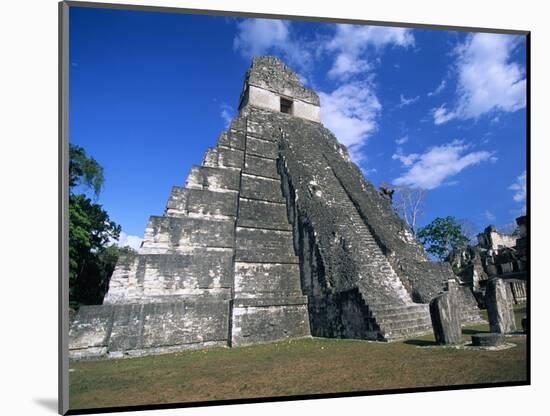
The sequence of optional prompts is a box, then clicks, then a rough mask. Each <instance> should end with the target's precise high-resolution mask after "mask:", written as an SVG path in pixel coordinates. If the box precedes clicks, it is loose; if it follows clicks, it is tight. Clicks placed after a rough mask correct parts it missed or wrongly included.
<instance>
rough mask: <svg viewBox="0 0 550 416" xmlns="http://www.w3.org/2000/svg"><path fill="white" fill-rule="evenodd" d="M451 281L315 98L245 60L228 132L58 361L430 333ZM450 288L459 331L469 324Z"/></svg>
mask: <svg viewBox="0 0 550 416" xmlns="http://www.w3.org/2000/svg"><path fill="white" fill-rule="evenodd" d="M453 279H454V275H453V272H452V270H451V267H450V265H449V264H448V263H436V262H432V261H430V260H429V258H428V256H427V255H426V253H425V251H424V249H423V247H422V245H421V244H420V243H419V242H418V241H416V240H415V239H414V237H413V236H412V234H411V232H410V231H409V230H408V228H407V227H406V225H405V224H404V222H403V221H402V220H401V219H400V218H399V216H398V215H397V213H396V212H395V211H394V209H393V208H392V206H391V201H390V200H389V198H387V196H384V195H383V194H381V193H380V192H379V191H378V190H377V189H375V188H374V186H373V185H372V184H370V183H369V182H368V181H367V180H366V179H365V178H364V176H363V174H362V173H361V171H360V169H359V168H358V167H357V166H356V165H355V164H354V163H353V162H352V161H351V160H350V158H349V156H348V152H347V149H346V148H345V146H343V145H341V144H340V143H339V142H338V140H337V138H336V137H335V136H334V135H333V134H332V133H331V132H330V131H329V130H328V129H327V128H325V127H324V126H323V124H322V123H321V120H320V102H319V97H318V95H317V94H316V93H315V92H314V91H313V90H311V89H308V88H306V87H304V85H303V84H302V83H301V82H300V80H299V78H298V77H297V76H296V74H295V73H293V72H292V71H291V70H290V69H289V68H288V67H287V66H286V65H285V64H284V63H283V62H282V61H281V60H280V59H278V58H275V57H271V56H261V57H256V58H254V59H253V62H252V65H251V66H250V68H249V70H248V71H247V73H246V75H245V80H244V86H243V89H242V93H241V96H240V101H239V114H238V115H237V116H236V117H235V118H234V119H233V120H232V122H231V124H230V126H229V128H228V130H227V131H225V132H222V133H221V135H220V136H219V139H218V142H217V145H216V146H215V147H212V148H209V149H208V150H207V151H206V154H205V156H204V160H203V161H202V164H201V165H197V166H193V167H192V168H191V171H190V172H189V175H188V177H187V181H186V182H185V186H183V187H180V186H175V187H173V188H172V191H171V193H170V195H169V197H168V202H167V204H166V209H165V211H164V214H163V215H155V216H151V217H150V219H149V222H148V224H147V228H146V229H145V234H144V238H143V243H142V245H141V247H140V249H139V251H138V253H137V254H135V255H129V256H126V257H123V258H120V259H119V261H118V263H117V266H116V269H115V271H114V273H113V276H112V278H111V280H110V284H109V290H108V293H107V294H106V296H105V299H104V302H103V305H91V306H82V307H81V308H80V310H79V312H78V314H77V315H76V317H75V319H74V320H73V321H72V322H71V327H70V334H69V338H70V342H69V344H70V345H69V347H70V357H71V358H73V359H83V358H100V357H105V358H109V357H111V358H112V357H121V356H137V355H144V354H155V353H163V352H171V351H180V350H185V349H192V348H205V347H211V346H229V347H235V346H240V345H247V344H254V343H260V342H270V341H276V340H284V339H289V338H298V337H309V336H315V337H331V338H356V339H369V340H379V341H392V340H397V339H403V338H407V337H412V336H416V335H418V334H422V333H426V332H431V330H432V324H431V320H430V313H429V308H428V303H429V302H430V300H431V299H432V298H434V296H436V295H438V294H440V293H442V292H444V291H445V290H448V287H450V286H449V284H448V282H449V280H453ZM455 289H457V293H458V295H459V296H458V298H459V299H460V302H459V306H460V316H461V319H462V322H471V321H476V320H479V319H480V315H479V310H478V309H477V306H476V302H475V300H474V297H473V295H472V293H471V291H470V289H468V288H466V287H461V286H458V288H455Z"/></svg>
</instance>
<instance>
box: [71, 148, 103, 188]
mask: <svg viewBox="0 0 550 416" xmlns="http://www.w3.org/2000/svg"><path fill="white" fill-rule="evenodd" d="M104 182H105V178H104V176H103V168H102V167H101V165H100V164H99V163H97V161H96V160H95V159H94V158H93V157H88V155H87V154H86V151H85V150H84V149H83V148H82V147H80V146H77V145H74V144H69V188H70V190H71V194H72V193H73V191H74V189H75V188H76V187H77V186H79V185H82V186H83V187H84V188H88V189H91V190H92V191H94V194H95V196H96V197H98V196H99V193H100V192H101V188H102V187H103V184H104Z"/></svg>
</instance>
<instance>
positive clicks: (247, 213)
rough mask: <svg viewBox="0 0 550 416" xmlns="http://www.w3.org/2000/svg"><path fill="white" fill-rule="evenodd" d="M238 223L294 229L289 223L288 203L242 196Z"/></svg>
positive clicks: (246, 225)
mask: <svg viewBox="0 0 550 416" xmlns="http://www.w3.org/2000/svg"><path fill="white" fill-rule="evenodd" d="M237 225H238V226H240V227H252V228H269V229H275V230H287V231H289V230H292V226H291V225H290V224H289V223H288V218H287V213H286V204H281V203H278V202H268V201H257V200H254V199H246V198H240V200H239V218H238V220H237Z"/></svg>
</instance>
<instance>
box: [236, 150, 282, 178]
mask: <svg viewBox="0 0 550 416" xmlns="http://www.w3.org/2000/svg"><path fill="white" fill-rule="evenodd" d="M243 172H244V173H249V174H251V175H258V176H265V177H267V178H273V179H279V172H277V161H276V160H274V159H267V158H265V157H260V156H253V155H249V154H247V155H246V160H245V165H244V170H243Z"/></svg>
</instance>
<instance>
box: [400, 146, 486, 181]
mask: <svg viewBox="0 0 550 416" xmlns="http://www.w3.org/2000/svg"><path fill="white" fill-rule="evenodd" d="M469 147H470V146H469V145H467V144H464V143H463V142H462V141H459V140H454V141H452V142H451V143H447V144H444V145H441V146H435V147H432V148H430V149H428V150H427V151H426V152H424V153H423V154H416V153H413V154H410V155H399V154H396V155H393V159H397V160H399V161H401V163H402V164H403V166H404V167H406V168H408V170H407V171H406V172H405V173H404V174H403V175H402V176H400V177H399V178H397V179H395V180H394V181H393V183H394V184H395V185H399V186H409V187H412V188H421V189H428V190H429V189H435V188H437V187H439V186H441V185H445V184H449V183H448V182H447V183H444V181H445V180H446V179H447V178H450V177H452V176H454V175H456V174H458V173H460V172H461V171H462V170H464V169H466V168H467V167H468V166H473V165H477V164H479V163H481V162H483V161H486V160H489V159H490V158H491V157H492V153H491V152H488V151H477V152H470V153H466V151H467V150H468V148H469Z"/></svg>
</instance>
